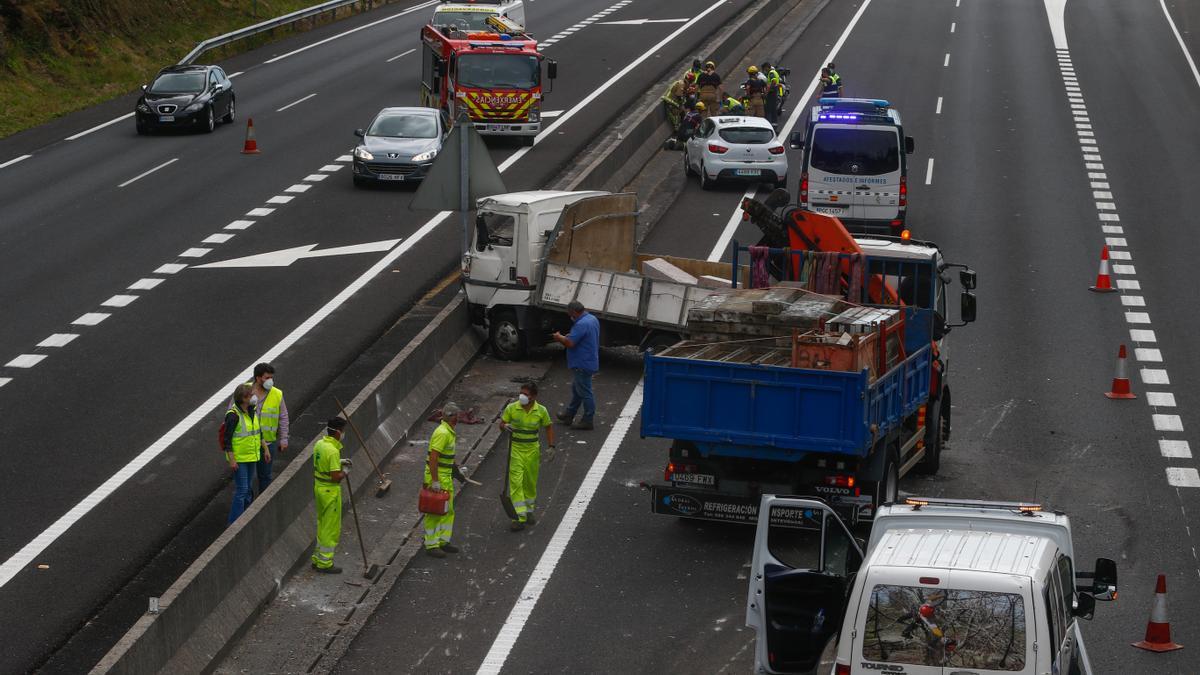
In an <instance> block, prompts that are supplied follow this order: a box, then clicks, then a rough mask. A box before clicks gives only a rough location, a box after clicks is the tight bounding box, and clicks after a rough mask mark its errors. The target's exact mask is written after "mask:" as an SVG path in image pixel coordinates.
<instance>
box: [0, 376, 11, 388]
mask: <svg viewBox="0 0 1200 675" xmlns="http://www.w3.org/2000/svg"><path fill="white" fill-rule="evenodd" d="M9 382H12V378H11V377H0V387H3V386H4V385H6V384H8V383H9Z"/></svg>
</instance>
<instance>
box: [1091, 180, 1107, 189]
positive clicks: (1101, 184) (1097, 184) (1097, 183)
mask: <svg viewBox="0 0 1200 675" xmlns="http://www.w3.org/2000/svg"><path fill="white" fill-rule="evenodd" d="M1089 185H1090V186H1091V188H1092V189H1093V190H1111V189H1112V186H1111V185H1109V184H1108V181H1103V180H1094V181H1092V182H1091V183H1090V184H1089Z"/></svg>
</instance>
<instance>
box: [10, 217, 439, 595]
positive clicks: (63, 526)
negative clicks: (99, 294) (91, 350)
mask: <svg viewBox="0 0 1200 675" xmlns="http://www.w3.org/2000/svg"><path fill="white" fill-rule="evenodd" d="M450 213H451V212H450V211H441V212H439V213H438V214H437V215H436V216H434V217H433V218H431V219H429V221H427V222H426V223H425V224H424V225H423V226H421V228H420V229H419V230H417V231H416V232H415V233H414V234H413V236H411V237H409V238H408V239H407V240H405V241H403V242H401V243H400V245H399V246H397V247H396V248H394V249H392V251H391V252H390V253H388V254H387V255H385V256H384V257H383V258H382V259H380V260H379V262H377V263H375V264H374V265H372V266H371V267H370V268H368V269H367V270H366V271H365V272H363V273H362V275H360V276H359V277H358V278H357V279H355V280H354V281H352V282H351V283H350V285H349V286H347V287H346V288H344V289H342V291H341V292H340V293H338V294H337V295H335V296H334V297H333V298H332V299H330V300H329V302H327V303H325V304H324V305H322V306H321V308H320V309H318V310H317V311H316V313H314V314H313V315H312V316H310V317H308V318H307V319H305V320H304V321H303V322H301V324H300V325H299V326H297V327H296V328H295V329H293V330H292V332H290V333H288V334H287V335H286V336H285V337H284V338H283V340H281V341H279V342H278V343H277V344H275V345H274V346H273V347H271V348H270V349H268V350H267V351H266V353H264V354H262V355H261V356H259V357H258V358H257V359H254V360H253V361H250V363H251V364H253V363H260V362H267V363H270V362H271V361H273V360H276V359H278V357H279V356H280V355H281V354H283V353H284V352H285V351H287V350H288V349H289V348H291V347H292V345H294V344H296V342H298V341H299V340H300V339H301V338H303V337H304V336H305V335H307V334H308V333H309V332H310V331H311V330H312V329H313V328H315V327H316V326H317V325H318V324H319V323H321V322H322V321H324V320H325V319H326V318H327V317H328V316H329V315H330V314H332V313H333V312H334V310H336V309H337V308H338V307H340V306H341V305H343V304H345V302H346V301H347V300H349V299H350V297H351V296H353V295H354V294H355V293H357V292H358V291H359V290H361V289H362V288H363V287H364V286H366V285H367V284H368V283H369V282H370V281H371V280H372V279H374V278H375V277H377V276H378V275H379V274H380V272H382V271H383V270H385V269H387V268H388V266H389V265H391V264H392V263H393V262H395V261H396V259H398V258H399V257H400V256H402V255H404V254H405V253H406V252H408V251H409V250H410V249H412V247H413V246H414V245H416V243H417V242H419V241H421V240H422V239H424V238H425V237H426V236H427V235H428V234H429V233H430V232H432V231H433V230H434V229H435V228H436V227H437V226H438V225H439V224H441V222H442V221H444V220H446V218H447V217H449V216H450ZM85 316H88V315H85ZM104 316H106V317H107V316H108V315H104ZM81 318H82V317H81ZM252 374H253V369H252V367H251V366H247V367H245V368H244V369H243V370H242V371H241V372H239V373H237V375H235V376H234V377H233V379H231V380H230V381H229V382H228V383H226V384H223V385H221V386H220V387H219V388H218V389H217V390H216V391H215V392H214V393H213V394H212V395H211V396H209V397H208V399H207V400H205V401H204V402H202V403H201V404H200V405H199V406H198V407H197V408H196V409H195V410H193V411H192V412H191V413H189V414H188V415H187V416H186V417H184V418H183V419H182V420H180V421H179V422H177V423H176V424H175V425H174V426H173V427H171V428H170V429H169V430H168V431H167V432H166V433H165V434H163V435H162V436H161V437H159V438H158V439H157V440H155V441H154V442H153V443H151V444H150V446H149V447H147V448H145V449H144V450H142V451H141V452H140V453H138V455H137V456H136V457H134V458H133V459H132V460H130V461H129V462H128V463H126V464H125V465H124V466H122V467H121V468H120V469H119V470H117V472H116V473H114V474H113V475H112V476H110V477H109V478H108V479H106V480H105V481H104V482H103V483H101V484H100V486H99V487H97V488H96V489H95V490H92V492H91V493H90V494H88V495H87V496H86V497H84V498H83V499H82V500H80V501H79V502H78V503H77V504H75V505H74V506H73V507H71V509H70V510H68V511H67V512H66V513H65V514H63V515H62V516H61V517H59V518H58V520H56V521H54V523H53V524H52V525H50V527H48V528H46V529H45V530H43V531H42V532H41V533H40V534H38V535H37V536H36V537H34V538H33V539H32V540H31V541H30V542H29V543H27V544H25V545H24V546H22V547H21V549H20V550H19V551H17V552H16V553H14V554H13V555H12V556H11V557H10V558H8V559H7V560H5V561H4V563H3V564H0V588H2V587H3V586H5V585H6V584H8V582H10V581H12V579H13V577H15V576H16V575H17V573H18V572H20V571H21V570H22V569H24V568H25V567H26V566H27V565H28V564H29V563H30V562H32V561H33V560H35V559H36V558H37V556H39V555H40V554H41V553H42V552H43V551H45V550H46V548H47V547H49V546H50V544H52V543H54V541H55V540H56V539H58V538H59V537H60V536H62V535H63V534H64V533H65V532H66V531H67V530H68V529H70V528H71V527H72V526H73V525H75V523H77V522H79V520H80V519H81V518H83V517H84V516H86V515H87V514H88V513H89V512H90V511H91V510H92V509H93V508H95V507H96V505H98V504H100V503H101V502H102V501H104V500H105V499H107V498H108V497H109V496H110V495H112V494H113V493H114V492H116V491H117V489H118V488H120V487H121V486H122V485H124V484H125V483H126V482H128V481H129V479H131V478H133V477H134V476H136V475H138V472H139V471H141V470H142V469H143V468H145V467H146V465H148V464H149V463H150V462H151V461H153V460H154V459H155V458H156V457H158V456H159V455H161V454H162V453H163V451H165V450H166V449H167V448H168V447H170V446H171V444H172V443H174V442H175V441H177V440H179V438H181V437H182V436H183V435H184V434H185V433H187V432H188V431H190V430H191V429H192V427H194V426H195V425H196V424H197V423H199V422H200V421H201V420H203V419H205V418H207V417H209V416H211V415H212V412H213V410H214V409H215V408H216V407H217V406H219V405H225V404H227V403H228V399H229V391H230V390H231V389H232V388H233V387H236V386H237V385H239V384H241V383H243V382H245V381H246V379H247V378H248V377H250V376H251V375H252Z"/></svg>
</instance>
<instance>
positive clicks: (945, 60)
mask: <svg viewBox="0 0 1200 675" xmlns="http://www.w3.org/2000/svg"><path fill="white" fill-rule="evenodd" d="M949 66H950V52H946V58H945V59H944V60H943V61H942V67H943V68H947V67H949Z"/></svg>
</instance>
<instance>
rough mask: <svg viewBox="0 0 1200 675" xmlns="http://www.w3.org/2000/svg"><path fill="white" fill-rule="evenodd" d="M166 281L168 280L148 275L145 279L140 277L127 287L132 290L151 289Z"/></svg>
mask: <svg viewBox="0 0 1200 675" xmlns="http://www.w3.org/2000/svg"><path fill="white" fill-rule="evenodd" d="M164 281H166V279H156V278H154V277H146V278H144V279H138V280H137V281H135V282H133V283H132V284H129V286H127V287H126V288H127V289H128V290H131V291H149V290H153V289H154V287H155V286H158V285H159V284H161V283H162V282H164Z"/></svg>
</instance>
